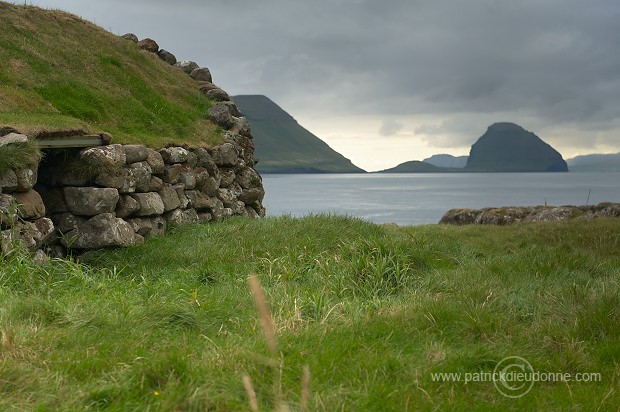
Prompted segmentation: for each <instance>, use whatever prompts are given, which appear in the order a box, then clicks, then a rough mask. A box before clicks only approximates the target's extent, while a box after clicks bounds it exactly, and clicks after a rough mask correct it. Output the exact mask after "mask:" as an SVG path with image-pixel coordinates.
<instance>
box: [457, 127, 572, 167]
mask: <svg viewBox="0 0 620 412" xmlns="http://www.w3.org/2000/svg"><path fill="white" fill-rule="evenodd" d="M465 171H476V172H567V171H568V167H567V165H566V162H565V161H564V159H563V158H562V155H561V154H560V153H558V152H557V151H556V150H555V149H554V148H553V147H551V146H550V145H548V144H547V143H545V142H543V141H542V140H541V139H540V138H539V137H538V136H536V135H535V134H534V133H532V132H528V131H527V130H525V129H523V128H522V127H521V126H518V125H516V124H514V123H495V124H492V125H491V126H489V128H488V129H487V131H486V133H485V134H483V135H482V136H481V137H480V138H479V139H478V141H477V142H476V143H474V144H473V145H472V147H471V151H470V153H469V159H468V160H467V166H465Z"/></svg>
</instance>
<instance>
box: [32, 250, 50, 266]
mask: <svg viewBox="0 0 620 412" xmlns="http://www.w3.org/2000/svg"><path fill="white" fill-rule="evenodd" d="M30 261H31V262H32V263H34V264H35V265H37V266H43V265H47V264H48V263H49V261H50V257H49V256H47V254H46V253H45V252H44V251H42V250H41V249H39V250H35V252H34V253H33V254H32V256H30Z"/></svg>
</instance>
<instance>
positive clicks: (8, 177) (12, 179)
mask: <svg viewBox="0 0 620 412" xmlns="http://www.w3.org/2000/svg"><path fill="white" fill-rule="evenodd" d="M17 186H18V183H17V175H16V174H15V171H14V170H12V169H8V170H7V171H6V172H4V173H2V174H0V187H1V188H2V191H3V192H5V193H11V192H14V191H15V190H16V189H17Z"/></svg>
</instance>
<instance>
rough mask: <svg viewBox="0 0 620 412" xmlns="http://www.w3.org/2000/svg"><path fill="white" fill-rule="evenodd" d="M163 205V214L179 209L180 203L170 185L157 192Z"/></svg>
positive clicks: (165, 185)
mask: <svg viewBox="0 0 620 412" xmlns="http://www.w3.org/2000/svg"><path fill="white" fill-rule="evenodd" d="M158 193H159V196H160V197H161V200H162V202H163V203H164V212H169V211H171V210H173V209H178V208H179V207H181V201H180V200H179V195H178V194H177V191H176V190H175V189H174V187H172V185H170V184H167V183H166V184H164V185H163V187H162V189H161V190H160V191H159V192H158Z"/></svg>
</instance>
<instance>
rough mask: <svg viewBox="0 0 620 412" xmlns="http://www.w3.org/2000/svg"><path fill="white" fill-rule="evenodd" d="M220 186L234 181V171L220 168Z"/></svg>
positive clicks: (225, 185)
mask: <svg viewBox="0 0 620 412" xmlns="http://www.w3.org/2000/svg"><path fill="white" fill-rule="evenodd" d="M220 176H221V179H220V187H228V186H230V185H232V184H233V182H234V181H235V171H234V170H233V169H229V168H224V167H222V168H221V169H220Z"/></svg>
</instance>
